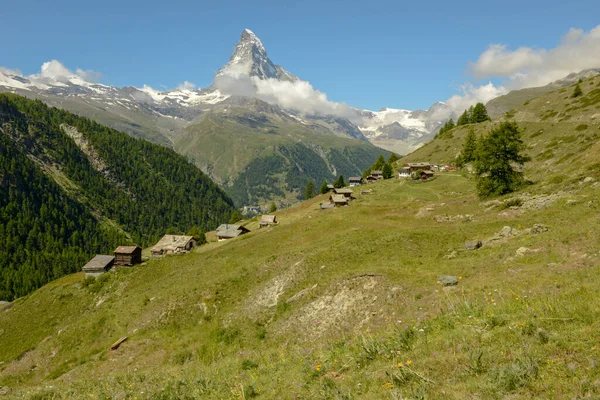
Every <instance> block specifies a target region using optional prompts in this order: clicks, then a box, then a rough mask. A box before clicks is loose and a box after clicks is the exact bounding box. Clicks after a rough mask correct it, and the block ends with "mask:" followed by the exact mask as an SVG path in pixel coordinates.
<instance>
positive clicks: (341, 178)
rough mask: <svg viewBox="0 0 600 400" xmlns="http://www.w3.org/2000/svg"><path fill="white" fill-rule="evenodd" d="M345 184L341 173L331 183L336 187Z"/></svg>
mask: <svg viewBox="0 0 600 400" xmlns="http://www.w3.org/2000/svg"><path fill="white" fill-rule="evenodd" d="M345 186H346V182H345V181H344V177H343V176H342V175H340V176H338V178H337V179H336V181H335V182H334V183H333V187H334V188H336V189H340V188H343V187H345Z"/></svg>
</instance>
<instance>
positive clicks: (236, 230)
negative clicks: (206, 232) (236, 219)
mask: <svg viewBox="0 0 600 400" xmlns="http://www.w3.org/2000/svg"><path fill="white" fill-rule="evenodd" d="M248 232H250V230H249V229H247V228H245V227H243V226H241V225H233V224H221V225H220V226H219V227H218V228H217V239H219V241H222V240H227V239H233V238H236V237H238V236H240V235H243V234H245V233H248Z"/></svg>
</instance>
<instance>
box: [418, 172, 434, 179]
mask: <svg viewBox="0 0 600 400" xmlns="http://www.w3.org/2000/svg"><path fill="white" fill-rule="evenodd" d="M431 178H433V171H421V173H420V174H419V179H421V180H422V181H427V180H429V179H431Z"/></svg>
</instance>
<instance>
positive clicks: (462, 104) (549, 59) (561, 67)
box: [446, 25, 600, 118]
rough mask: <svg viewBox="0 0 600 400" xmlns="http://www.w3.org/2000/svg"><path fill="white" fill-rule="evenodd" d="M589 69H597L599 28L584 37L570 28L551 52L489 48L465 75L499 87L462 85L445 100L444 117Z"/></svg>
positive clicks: (500, 47)
mask: <svg viewBox="0 0 600 400" xmlns="http://www.w3.org/2000/svg"><path fill="white" fill-rule="evenodd" d="M590 68H600V25H598V26H596V27H595V28H593V29H591V30H590V31H589V32H587V33H586V32H584V31H583V30H582V29H575V28H571V29H570V30H569V32H567V34H566V35H565V36H564V37H563V38H562V40H561V42H560V44H559V45H558V46H556V47H555V48H552V49H533V48H531V47H520V48H518V49H516V50H509V49H508V47H507V46H506V45H503V44H492V45H490V46H489V47H488V48H487V49H486V50H485V51H484V52H483V53H481V55H480V56H479V58H478V59H477V61H475V62H470V63H469V64H468V67H467V71H468V73H469V74H470V75H471V76H472V77H473V78H474V79H476V80H479V79H487V78H497V79H500V80H501V81H502V84H500V85H497V86H495V85H494V84H492V83H491V82H490V83H487V84H485V85H481V86H475V85H474V84H472V83H467V84H465V85H463V86H462V87H461V88H460V93H458V94H456V95H454V96H452V97H450V98H449V99H448V100H446V104H447V105H448V106H449V107H450V111H451V114H450V115H448V117H450V116H457V115H459V114H460V113H462V111H463V110H465V109H466V108H468V107H469V106H471V105H474V104H476V103H477V102H482V103H486V102H488V101H490V100H491V99H493V98H495V97H498V96H501V95H503V94H506V93H508V92H510V91H511V90H517V89H523V88H526V87H537V86H544V85H547V84H549V83H551V82H554V81H556V80H558V79H561V78H564V77H565V76H567V75H569V74H570V73H572V72H580V71H583V70H585V69H590ZM448 117H447V118H448Z"/></svg>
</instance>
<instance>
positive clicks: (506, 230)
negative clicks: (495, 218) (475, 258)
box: [483, 224, 549, 246]
mask: <svg viewBox="0 0 600 400" xmlns="http://www.w3.org/2000/svg"><path fill="white" fill-rule="evenodd" d="M548 229H549V228H548V226H547V225H545V224H534V225H533V226H532V227H531V228H526V229H521V230H519V229H517V228H513V227H510V226H505V227H503V228H502V229H501V230H500V231H498V232H497V233H495V234H494V236H492V237H490V238H488V239H486V240H484V241H483V245H484V246H493V245H502V244H505V243H506V242H508V241H509V240H510V239H512V238H515V237H517V236H522V235H538V234H540V233H544V232H548Z"/></svg>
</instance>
